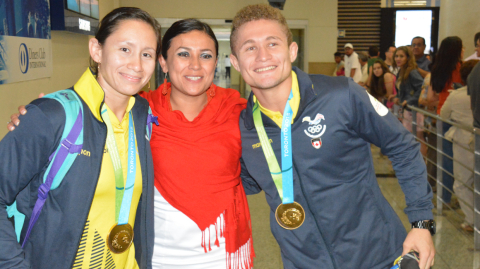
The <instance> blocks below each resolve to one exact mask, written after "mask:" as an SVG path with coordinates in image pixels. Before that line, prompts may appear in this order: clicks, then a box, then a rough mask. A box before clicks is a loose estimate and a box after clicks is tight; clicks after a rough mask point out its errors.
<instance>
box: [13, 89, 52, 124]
mask: <svg viewBox="0 0 480 269" xmlns="http://www.w3.org/2000/svg"><path fill="white" fill-rule="evenodd" d="M44 96H45V94H44V93H43V92H42V93H40V94H39V95H38V98H42V97H44ZM25 114H27V110H26V109H25V106H19V107H18V113H15V114H13V115H11V116H10V122H9V123H8V124H7V128H8V130H9V131H10V132H11V131H13V130H15V126H18V125H19V124H20V120H19V119H18V117H20V115H25Z"/></svg>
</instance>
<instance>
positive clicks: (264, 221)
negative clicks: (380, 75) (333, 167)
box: [248, 147, 480, 269]
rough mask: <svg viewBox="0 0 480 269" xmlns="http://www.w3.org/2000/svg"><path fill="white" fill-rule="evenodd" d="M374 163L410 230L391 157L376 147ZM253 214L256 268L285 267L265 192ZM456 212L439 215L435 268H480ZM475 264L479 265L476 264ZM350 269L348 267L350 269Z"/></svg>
mask: <svg viewBox="0 0 480 269" xmlns="http://www.w3.org/2000/svg"><path fill="white" fill-rule="evenodd" d="M372 155H373V161H374V164H375V171H376V173H377V175H378V176H377V178H378V183H379V185H380V188H381V190H382V192H383V194H384V195H385V197H386V199H387V200H388V201H389V203H390V204H391V205H392V207H393V208H394V210H395V211H396V212H397V214H398V215H399V216H400V219H401V220H402V222H403V223H404V225H405V227H406V228H407V230H409V226H410V224H409V223H408V219H407V217H406V215H405V214H404V213H403V209H404V208H405V199H404V196H403V192H402V191H401V189H400V186H399V184H398V182H397V180H396V178H394V177H388V175H392V174H393V170H392V167H391V164H390V161H389V160H388V159H387V157H384V156H380V152H379V150H378V148H376V147H372ZM248 201H249V204H250V212H251V214H252V225H253V237H254V246H255V251H256V254H257V258H256V259H255V262H254V267H255V268H262V269H267V268H272V269H273V268H275V269H277V268H282V260H281V256H280V249H279V247H278V245H277V243H276V241H275V239H274V238H273V236H272V234H271V232H270V223H269V214H270V213H269V208H268V205H267V203H266V202H265V195H264V194H263V192H262V193H260V194H257V195H253V196H249V197H248ZM456 213H457V214H455V212H452V211H451V210H445V209H444V210H443V212H442V215H441V216H439V215H437V211H436V209H434V215H435V219H436V221H437V234H436V235H435V236H434V243H435V248H436V252H437V254H436V256H435V266H434V267H433V268H435V269H471V268H480V255H479V254H478V253H474V251H473V234H470V233H465V232H464V231H463V230H462V229H461V228H460V223H461V222H462V220H463V219H462V213H461V211H460V210H457V211H456ZM474 262H475V264H474ZM347 269H348V268H347Z"/></svg>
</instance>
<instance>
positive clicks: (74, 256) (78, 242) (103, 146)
mask: <svg viewBox="0 0 480 269" xmlns="http://www.w3.org/2000/svg"><path fill="white" fill-rule="evenodd" d="M102 104H103V102H102ZM101 107H102V106H100V117H101V115H102V113H101ZM103 125H104V126H105V128H106V126H107V125H105V122H103ZM83 127H85V126H83ZM84 130H85V128H84ZM107 132H108V131H107ZM106 140H107V134H105V138H104V139H103V145H102V147H101V149H102V151H101V152H102V153H101V156H102V157H101V159H100V167H99V169H98V175H97V183H95V189H94V191H93V194H92V196H91V199H90V206H89V208H90V207H91V206H92V202H93V197H94V196H95V191H96V190H97V186H98V179H99V178H100V172H101V171H102V163H103V154H104V153H103V151H104V150H105V143H106ZM88 214H90V210H88V212H87V215H86V216H84V218H83V220H84V221H83V223H84V224H83V226H84V227H83V229H85V222H86V221H87V218H88ZM83 229H82V234H83ZM81 238H82V235H81V234H80V237H79V238H78V241H77V244H76V246H77V250H76V252H75V255H73V259H72V262H71V263H70V264H71V267H73V263H74V262H75V258H76V257H77V252H78V246H79V244H80V240H81Z"/></svg>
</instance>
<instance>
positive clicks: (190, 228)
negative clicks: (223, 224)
mask: <svg viewBox="0 0 480 269" xmlns="http://www.w3.org/2000/svg"><path fill="white" fill-rule="evenodd" d="M154 199H155V201H154V214H155V246H154V249H153V259H152V265H153V268H161V269H180V268H185V269H207V268H208V269H224V268H226V258H227V252H226V250H225V238H223V237H221V236H220V234H219V236H218V240H219V241H220V247H217V246H215V239H216V235H215V225H210V231H211V232H210V242H211V247H212V250H211V251H209V252H207V253H205V250H204V249H203V247H202V246H201V243H202V231H201V230H200V229H199V228H198V226H197V224H195V222H194V221H193V220H191V219H190V218H188V217H187V216H186V215H185V214H183V213H182V212H180V211H179V210H177V209H176V208H174V207H173V206H171V205H170V204H169V203H168V202H167V201H166V200H165V198H163V196H162V195H161V194H160V192H158V190H157V189H156V188H155V197H154ZM220 218H221V216H220V217H218V219H217V222H218V221H220ZM208 234H209V232H208V229H207V232H206V235H207V236H208ZM207 244H208V240H207ZM207 249H208V247H207Z"/></svg>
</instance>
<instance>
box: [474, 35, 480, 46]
mask: <svg viewBox="0 0 480 269" xmlns="http://www.w3.org/2000/svg"><path fill="white" fill-rule="evenodd" d="M479 39H480V32H478V33H476V34H475V40H473V43H474V45H475V47H476V46H477V40H479Z"/></svg>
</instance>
